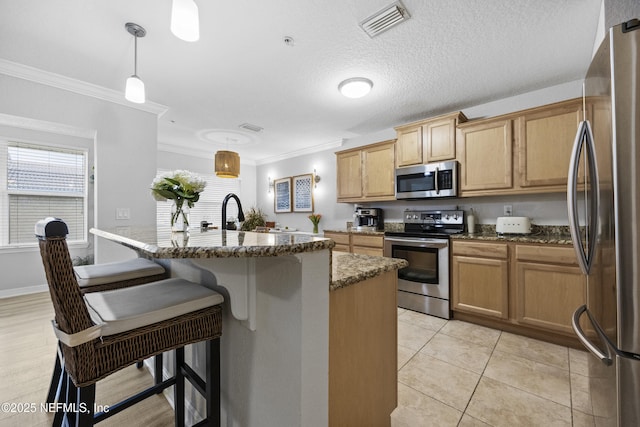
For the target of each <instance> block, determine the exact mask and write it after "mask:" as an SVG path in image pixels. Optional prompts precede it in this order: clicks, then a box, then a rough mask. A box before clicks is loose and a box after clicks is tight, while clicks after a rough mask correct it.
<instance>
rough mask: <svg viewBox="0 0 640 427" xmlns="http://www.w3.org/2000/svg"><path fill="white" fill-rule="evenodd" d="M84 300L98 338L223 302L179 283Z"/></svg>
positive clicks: (151, 285)
mask: <svg viewBox="0 0 640 427" xmlns="http://www.w3.org/2000/svg"><path fill="white" fill-rule="evenodd" d="M84 299H85V301H86V303H87V307H88V308H89V314H90V316H91V319H92V320H93V322H94V323H96V324H100V325H102V332H101V335H102V336H109V335H114V334H118V333H121V332H126V331H129V330H132V329H136V328H140V327H143V326H148V325H151V324H153V323H157V322H161V321H164V320H168V319H171V318H173V317H177V316H181V315H183V314H186V313H191V312H194V311H197V310H201V309H203V308H207V307H211V306H215V305H218V304H221V303H222V302H223V301H224V297H223V296H222V295H220V294H219V293H217V292H215V291H213V290H211V289H209V288H207V287H205V286H202V285H199V284H197V283H193V282H189V281H187V280H183V279H165V280H160V281H158V282H152V283H147V284H144V285H138V286H132V287H129V288H123V289H115V290H112V291H104V292H95V293H88V294H85V295H84Z"/></svg>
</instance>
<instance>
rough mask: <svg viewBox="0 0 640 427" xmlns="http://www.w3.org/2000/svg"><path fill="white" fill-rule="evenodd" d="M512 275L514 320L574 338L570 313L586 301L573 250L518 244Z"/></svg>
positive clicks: (584, 287) (585, 292) (585, 293)
mask: <svg viewBox="0 0 640 427" xmlns="http://www.w3.org/2000/svg"><path fill="white" fill-rule="evenodd" d="M515 274H516V279H515V282H516V283H515V293H516V298H515V303H516V309H515V317H516V321H517V322H518V323H520V324H525V325H531V326H536V327H538V328H544V329H546V330H549V331H555V332H562V333H565V334H567V335H572V336H573V329H572V327H571V317H572V315H573V312H574V311H575V309H576V308H578V307H580V306H581V305H583V304H586V302H587V283H586V278H585V276H584V275H583V274H582V272H581V270H580V268H579V267H578V265H577V262H576V256H575V253H574V251H573V248H572V247H570V246H568V247H553V246H536V245H517V246H516V273H515ZM584 327H585V325H584V324H583V328H584ZM586 330H587V331H588V330H589V328H586Z"/></svg>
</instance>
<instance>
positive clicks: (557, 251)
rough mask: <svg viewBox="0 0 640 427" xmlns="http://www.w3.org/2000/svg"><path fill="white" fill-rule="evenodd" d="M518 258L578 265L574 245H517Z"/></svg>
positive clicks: (520, 259)
mask: <svg viewBox="0 0 640 427" xmlns="http://www.w3.org/2000/svg"><path fill="white" fill-rule="evenodd" d="M516 259H517V260H518V261H537V262H543V263H549V264H566V265H578V262H577V260H576V253H575V252H574V250H573V246H567V247H556V246H534V245H517V246H516Z"/></svg>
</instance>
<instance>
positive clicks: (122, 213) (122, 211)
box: [116, 208, 131, 220]
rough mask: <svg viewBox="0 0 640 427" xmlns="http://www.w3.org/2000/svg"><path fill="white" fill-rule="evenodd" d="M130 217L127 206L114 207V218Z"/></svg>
mask: <svg viewBox="0 0 640 427" xmlns="http://www.w3.org/2000/svg"><path fill="white" fill-rule="evenodd" d="M119 219H131V213H130V211H129V208H116V220H119Z"/></svg>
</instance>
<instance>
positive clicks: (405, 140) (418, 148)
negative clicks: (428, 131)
mask: <svg viewBox="0 0 640 427" xmlns="http://www.w3.org/2000/svg"><path fill="white" fill-rule="evenodd" d="M396 147H397V149H398V166H410V165H421V164H422V126H416V127H414V128H411V129H400V130H398V140H397V141H396Z"/></svg>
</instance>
